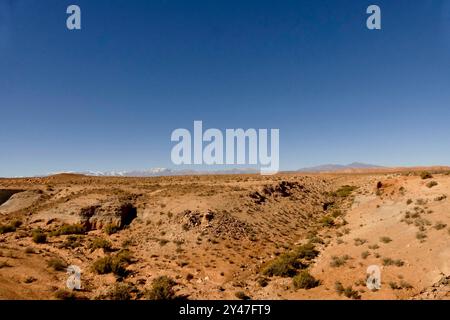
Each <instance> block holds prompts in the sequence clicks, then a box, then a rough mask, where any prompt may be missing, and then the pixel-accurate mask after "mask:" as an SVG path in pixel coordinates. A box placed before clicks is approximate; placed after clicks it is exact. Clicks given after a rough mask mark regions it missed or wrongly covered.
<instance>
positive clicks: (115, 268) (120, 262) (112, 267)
mask: <svg viewBox="0 0 450 320" xmlns="http://www.w3.org/2000/svg"><path fill="white" fill-rule="evenodd" d="M130 263H132V255H131V253H130V252H129V251H128V250H121V251H119V252H118V253H117V254H115V255H108V256H106V257H102V258H99V259H97V260H96V261H94V263H93V265H92V270H93V271H94V272H95V273H97V274H108V273H113V274H115V275H117V276H124V275H126V273H127V271H126V267H127V265H129V264H130Z"/></svg>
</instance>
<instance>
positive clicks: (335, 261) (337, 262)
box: [330, 255, 350, 268]
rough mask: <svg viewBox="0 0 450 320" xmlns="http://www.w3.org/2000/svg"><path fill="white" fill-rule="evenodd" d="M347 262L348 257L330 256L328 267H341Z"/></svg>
mask: <svg viewBox="0 0 450 320" xmlns="http://www.w3.org/2000/svg"><path fill="white" fill-rule="evenodd" d="M348 260H350V256H348V255H343V256H342V257H338V256H332V257H331V262H330V267H333V268H338V267H341V266H343V265H345V264H346V263H347V261H348Z"/></svg>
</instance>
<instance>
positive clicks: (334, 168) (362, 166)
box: [297, 162, 384, 172]
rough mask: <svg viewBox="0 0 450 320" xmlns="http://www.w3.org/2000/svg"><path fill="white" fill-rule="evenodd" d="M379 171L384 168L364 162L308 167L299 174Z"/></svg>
mask: <svg viewBox="0 0 450 320" xmlns="http://www.w3.org/2000/svg"><path fill="white" fill-rule="evenodd" d="M377 168H378V169H379V168H384V167H383V166H378V165H373V164H367V163H362V162H352V163H350V164H347V165H342V164H324V165H319V166H314V167H306V168H301V169H299V170H297V171H298V172H329V171H342V170H349V169H377Z"/></svg>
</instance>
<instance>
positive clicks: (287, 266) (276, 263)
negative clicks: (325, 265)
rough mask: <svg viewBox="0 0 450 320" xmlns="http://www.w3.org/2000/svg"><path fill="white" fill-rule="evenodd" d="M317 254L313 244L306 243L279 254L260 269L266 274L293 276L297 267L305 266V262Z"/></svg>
mask: <svg viewBox="0 0 450 320" xmlns="http://www.w3.org/2000/svg"><path fill="white" fill-rule="evenodd" d="M318 254H319V252H318V251H317V250H316V249H315V246H314V244H312V243H307V244H305V245H302V246H299V247H297V248H296V249H294V250H292V251H290V252H286V253H283V254H281V255H280V256H278V257H277V258H276V259H275V260H273V261H272V262H270V263H269V264H268V265H267V266H266V267H265V268H264V269H263V270H262V273H263V274H264V275H266V276H279V277H293V276H295V275H296V274H297V270H298V269H303V268H305V267H306V266H307V263H306V262H307V261H310V260H312V259H314V258H315V257H317V255H318ZM302 260H303V261H302Z"/></svg>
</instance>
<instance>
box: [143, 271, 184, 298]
mask: <svg viewBox="0 0 450 320" xmlns="http://www.w3.org/2000/svg"><path fill="white" fill-rule="evenodd" d="M176 284H177V283H176V282H175V281H174V280H173V279H172V278H170V277H168V276H160V277H158V278H156V279H154V280H153V281H152V286H151V288H150V289H148V290H147V291H146V292H145V294H144V296H145V298H146V299H148V300H172V299H174V298H175V291H174V289H173V287H174V286H175V285H176Z"/></svg>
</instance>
